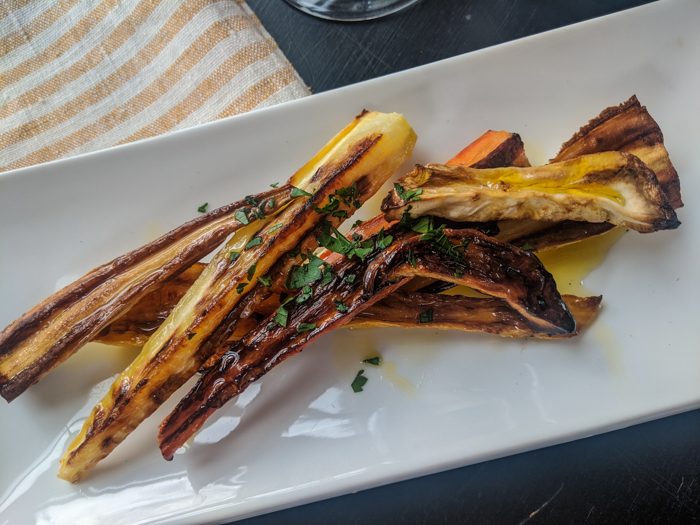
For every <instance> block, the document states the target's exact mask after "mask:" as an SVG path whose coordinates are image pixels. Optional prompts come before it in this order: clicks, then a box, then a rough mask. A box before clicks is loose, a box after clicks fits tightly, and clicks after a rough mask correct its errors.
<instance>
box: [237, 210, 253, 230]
mask: <svg viewBox="0 0 700 525" xmlns="http://www.w3.org/2000/svg"><path fill="white" fill-rule="evenodd" d="M235 217H236V220H237V221H238V222H240V223H241V224H242V225H243V226H247V225H248V224H250V221H249V220H248V210H247V209H246V208H243V209H242V210H238V211H237V212H236V214H235Z"/></svg>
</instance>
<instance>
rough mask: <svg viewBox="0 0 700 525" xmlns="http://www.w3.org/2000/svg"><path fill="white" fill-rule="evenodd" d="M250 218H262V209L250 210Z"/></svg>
mask: <svg viewBox="0 0 700 525" xmlns="http://www.w3.org/2000/svg"><path fill="white" fill-rule="evenodd" d="M250 218H251V219H264V218H265V214H264V213H263V212H262V209H260V208H258V209H257V210H253V211H251V212H250Z"/></svg>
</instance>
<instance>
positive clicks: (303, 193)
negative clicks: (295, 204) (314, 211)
mask: <svg viewBox="0 0 700 525" xmlns="http://www.w3.org/2000/svg"><path fill="white" fill-rule="evenodd" d="M292 197H313V194H312V193H309V192H308V191H304V190H302V189H301V188H296V187H294V186H292Z"/></svg>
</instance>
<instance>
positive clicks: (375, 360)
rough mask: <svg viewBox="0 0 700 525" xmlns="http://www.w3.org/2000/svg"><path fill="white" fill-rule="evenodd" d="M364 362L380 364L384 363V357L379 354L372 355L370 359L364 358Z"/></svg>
mask: <svg viewBox="0 0 700 525" xmlns="http://www.w3.org/2000/svg"><path fill="white" fill-rule="evenodd" d="M362 362H363V363H367V364H368V365H374V366H379V365H381V364H382V358H381V357H379V356H375V357H370V358H369V359H364V360H363V361H362Z"/></svg>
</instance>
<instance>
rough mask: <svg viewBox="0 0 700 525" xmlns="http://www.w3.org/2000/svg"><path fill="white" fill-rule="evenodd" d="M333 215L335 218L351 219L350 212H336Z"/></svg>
mask: <svg viewBox="0 0 700 525" xmlns="http://www.w3.org/2000/svg"><path fill="white" fill-rule="evenodd" d="M331 215H332V216H333V217H338V218H339V219H348V218H349V217H350V216H349V215H348V212H346V211H345V210H338V211H334V212H333V213H332V214H331Z"/></svg>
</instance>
